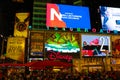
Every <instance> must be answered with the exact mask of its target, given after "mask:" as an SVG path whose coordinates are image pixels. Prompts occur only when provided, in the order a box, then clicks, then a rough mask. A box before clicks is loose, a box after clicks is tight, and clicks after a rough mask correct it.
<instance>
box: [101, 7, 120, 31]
mask: <svg viewBox="0 0 120 80" xmlns="http://www.w3.org/2000/svg"><path fill="white" fill-rule="evenodd" d="M100 15H101V23H102V29H104V30H111V31H113V30H117V31H120V8H115V7H106V6H100Z"/></svg>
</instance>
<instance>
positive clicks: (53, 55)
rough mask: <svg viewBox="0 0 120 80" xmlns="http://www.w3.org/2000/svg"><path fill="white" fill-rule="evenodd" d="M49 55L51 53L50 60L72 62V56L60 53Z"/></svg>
mask: <svg viewBox="0 0 120 80" xmlns="http://www.w3.org/2000/svg"><path fill="white" fill-rule="evenodd" d="M49 53H50V55H49V59H51V60H57V59H64V60H67V61H68V62H70V61H71V60H72V56H69V55H61V54H60V52H53V51H49Z"/></svg>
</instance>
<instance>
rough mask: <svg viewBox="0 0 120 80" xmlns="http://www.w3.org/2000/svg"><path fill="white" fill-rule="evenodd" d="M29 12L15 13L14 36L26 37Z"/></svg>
mask: <svg viewBox="0 0 120 80" xmlns="http://www.w3.org/2000/svg"><path fill="white" fill-rule="evenodd" d="M29 19H30V13H16V15H15V25H14V36H20V37H27V36H28V26H29Z"/></svg>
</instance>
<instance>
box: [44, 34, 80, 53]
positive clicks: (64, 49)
mask: <svg viewBox="0 0 120 80" xmlns="http://www.w3.org/2000/svg"><path fill="white" fill-rule="evenodd" d="M78 36H79V34H77V33H76V34H73V33H67V32H54V33H47V36H46V40H45V41H46V42H45V50H46V51H53V52H59V53H71V54H75V53H77V54H79V53H80V46H79V45H80V44H79V43H80V42H79V37H78Z"/></svg>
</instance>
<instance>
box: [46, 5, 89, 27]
mask: <svg viewBox="0 0 120 80" xmlns="http://www.w3.org/2000/svg"><path fill="white" fill-rule="evenodd" d="M46 13H47V16H46V20H47V21H46V26H48V27H57V28H81V29H85V28H87V29H91V24H90V14H89V8H88V7H83V6H82V7H80V6H70V5H62V4H50V3H47V12H46Z"/></svg>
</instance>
